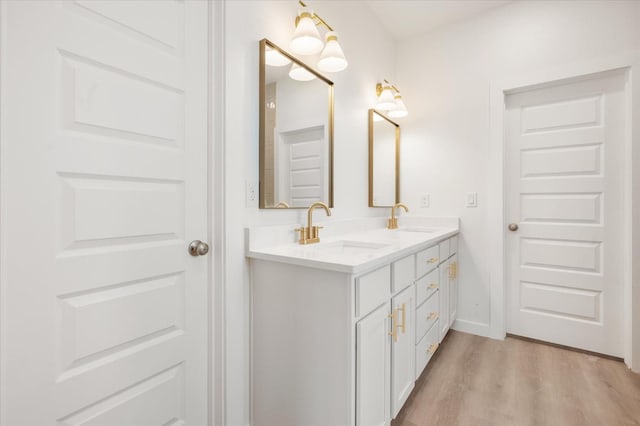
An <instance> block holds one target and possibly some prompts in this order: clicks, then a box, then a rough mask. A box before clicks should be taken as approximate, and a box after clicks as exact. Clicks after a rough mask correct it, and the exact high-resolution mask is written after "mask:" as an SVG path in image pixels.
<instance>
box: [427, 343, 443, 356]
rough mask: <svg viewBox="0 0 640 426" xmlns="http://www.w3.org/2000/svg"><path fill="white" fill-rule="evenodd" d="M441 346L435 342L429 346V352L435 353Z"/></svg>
mask: <svg viewBox="0 0 640 426" xmlns="http://www.w3.org/2000/svg"><path fill="white" fill-rule="evenodd" d="M439 346H440V344H439V343H434V344H433V345H431V346H429V349H427V353H429V354H431V355H433V354H434V353H435V352H436V351H437V350H438V347H439Z"/></svg>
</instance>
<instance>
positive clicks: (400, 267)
mask: <svg viewBox="0 0 640 426" xmlns="http://www.w3.org/2000/svg"><path fill="white" fill-rule="evenodd" d="M414 264H415V261H414V256H413V255H411V256H407V257H405V258H404V259H400V260H398V261H396V262H393V265H392V266H391V273H392V274H393V281H392V286H393V293H395V292H397V291H400V290H402V289H403V288H406V287H409V286H410V285H411V284H412V283H413V279H414V278H415V270H414Z"/></svg>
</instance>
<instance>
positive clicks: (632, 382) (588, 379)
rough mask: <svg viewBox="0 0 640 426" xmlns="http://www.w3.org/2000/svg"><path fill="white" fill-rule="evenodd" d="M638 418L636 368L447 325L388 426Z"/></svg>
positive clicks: (610, 425)
mask: <svg viewBox="0 0 640 426" xmlns="http://www.w3.org/2000/svg"><path fill="white" fill-rule="evenodd" d="M426 425H474V426H476V425H563V426H564V425H580V426H587V425H594V426H595V425H597V426H617V425H640V374H635V373H633V372H631V371H630V370H629V369H627V367H626V366H625V365H624V363H622V362H619V361H615V360H612V359H607V358H602V357H598V356H593V355H588V354H584V353H580V352H575V351H570V350H567V349H562V348H558V347H552V346H548V345H544V344H540V343H535V342H530V341H525V340H521V339H516V338H512V337H507V339H505V340H504V341H499V340H492V339H487V338H484V337H479V336H474V335H471V334H466V333H461V332H456V331H451V332H450V333H449V335H448V336H447V337H446V339H445V341H444V342H443V344H442V345H441V346H440V349H439V350H438V351H437V352H436V354H435V355H434V357H433V359H432V360H431V362H430V363H429V365H428V366H427V368H426V369H425V371H424V372H423V374H422V376H421V377H420V379H419V380H418V381H417V382H416V387H415V389H414V391H413V393H412V394H411V396H410V397H409V400H408V401H407V403H406V404H405V406H404V408H403V409H402V411H401V412H400V413H399V414H398V416H397V418H396V419H395V420H394V421H393V422H392V426H426Z"/></svg>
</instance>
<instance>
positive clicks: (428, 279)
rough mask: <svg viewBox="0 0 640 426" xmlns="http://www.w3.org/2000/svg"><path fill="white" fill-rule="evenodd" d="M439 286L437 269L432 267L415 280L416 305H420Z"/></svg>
mask: <svg viewBox="0 0 640 426" xmlns="http://www.w3.org/2000/svg"><path fill="white" fill-rule="evenodd" d="M439 286H440V273H439V271H438V269H434V270H433V271H431V272H429V273H428V274H427V275H425V276H424V277H422V278H420V279H419V280H418V281H416V305H417V306H420V304H421V303H422V302H424V301H425V300H427V298H428V297H429V296H431V295H432V294H433V293H435V292H436V291H438V287H439Z"/></svg>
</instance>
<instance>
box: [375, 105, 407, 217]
mask: <svg viewBox="0 0 640 426" xmlns="http://www.w3.org/2000/svg"><path fill="white" fill-rule="evenodd" d="M399 202H400V125H398V124H397V123H395V122H393V121H391V120H390V119H389V118H387V117H386V116H384V115H383V114H382V113H380V112H378V111H376V110H374V109H370V110H369V207H391V206H393V205H395V204H396V203H399Z"/></svg>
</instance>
